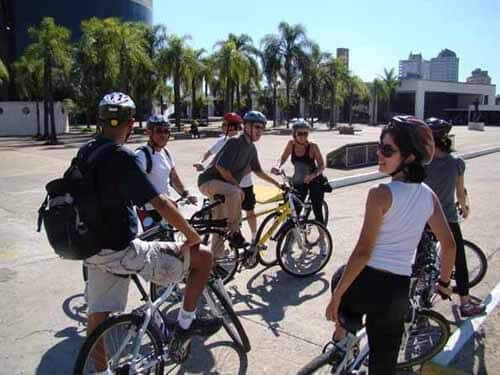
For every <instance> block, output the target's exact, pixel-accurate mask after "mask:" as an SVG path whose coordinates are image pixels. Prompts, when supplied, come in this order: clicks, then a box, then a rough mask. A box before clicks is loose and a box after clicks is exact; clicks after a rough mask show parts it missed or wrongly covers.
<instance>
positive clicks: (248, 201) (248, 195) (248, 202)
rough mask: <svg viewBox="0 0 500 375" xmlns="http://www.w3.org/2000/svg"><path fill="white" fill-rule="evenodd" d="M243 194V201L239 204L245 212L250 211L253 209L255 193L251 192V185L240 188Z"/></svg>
mask: <svg viewBox="0 0 500 375" xmlns="http://www.w3.org/2000/svg"><path fill="white" fill-rule="evenodd" d="M242 189H243V192H244V193H245V199H243V202H241V208H243V209H244V210H245V211H251V210H253V209H254V208H255V203H256V201H255V193H254V191H253V185H252V186H249V187H244V188H242Z"/></svg>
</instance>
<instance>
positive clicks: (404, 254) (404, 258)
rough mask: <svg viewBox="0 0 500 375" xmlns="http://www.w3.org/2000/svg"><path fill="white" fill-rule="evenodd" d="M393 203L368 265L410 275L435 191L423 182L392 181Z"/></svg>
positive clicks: (432, 210)
mask: <svg viewBox="0 0 500 375" xmlns="http://www.w3.org/2000/svg"><path fill="white" fill-rule="evenodd" d="M385 186H387V187H388V188H389V190H390V191H391V195H392V204H391V207H390V208H389V210H388V211H387V212H386V213H385V215H384V218H383V221H382V226H381V227H380V231H379V234H378V237H377V240H376V242H375V246H374V248H373V251H372V255H371V258H370V260H369V261H368V264H367V265H368V266H370V267H373V268H376V269H379V270H383V271H387V272H391V273H394V274H397V275H403V276H411V273H412V265H413V263H414V261H415V253H416V250H417V246H418V243H419V241H420V238H421V237H422V232H423V230H424V227H425V224H426V223H427V221H428V220H429V218H430V217H431V215H432V213H433V212H434V200H433V195H432V190H431V189H430V188H429V187H428V186H427V185H426V184H424V183H405V182H401V181H391V182H389V183H388V184H385Z"/></svg>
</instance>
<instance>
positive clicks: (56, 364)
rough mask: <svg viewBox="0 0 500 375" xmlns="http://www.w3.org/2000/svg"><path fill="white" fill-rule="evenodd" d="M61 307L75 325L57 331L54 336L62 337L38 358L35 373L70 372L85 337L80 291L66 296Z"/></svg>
mask: <svg viewBox="0 0 500 375" xmlns="http://www.w3.org/2000/svg"><path fill="white" fill-rule="evenodd" d="M62 309H63V311H64V313H65V314H66V316H67V317H69V318H70V319H71V320H73V321H75V322H76V323H77V324H76V326H70V327H66V328H64V329H62V330H61V331H59V332H57V333H56V334H55V335H54V337H58V338H59V337H64V338H66V339H65V340H63V341H60V342H58V343H57V344H56V345H54V346H53V347H52V348H50V349H49V350H48V351H47V352H45V354H44V355H43V356H42V358H41V359H40V363H39V364H38V367H37V369H36V371H35V374H37V375H58V374H71V373H72V372H73V366H74V364H75V360H76V357H77V355H78V351H79V350H80V347H81V346H82V345H83V342H84V341H85V338H86V331H85V326H86V323H87V313H86V311H87V304H86V303H85V298H84V295H83V294H82V293H78V294H74V295H72V296H69V297H68V298H66V299H65V300H64V302H63V304H62Z"/></svg>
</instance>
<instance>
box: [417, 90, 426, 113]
mask: <svg viewBox="0 0 500 375" xmlns="http://www.w3.org/2000/svg"><path fill="white" fill-rule="evenodd" d="M424 107H425V90H423V89H421V88H417V91H416V92H415V116H416V117H418V118H419V119H422V120H423V119H424V114H425V108H424Z"/></svg>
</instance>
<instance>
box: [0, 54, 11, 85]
mask: <svg viewBox="0 0 500 375" xmlns="http://www.w3.org/2000/svg"><path fill="white" fill-rule="evenodd" d="M8 80H9V71H8V70H7V67H6V66H5V65H4V63H3V61H2V60H1V59H0V85H2V84H3V83H4V82H6V81H8Z"/></svg>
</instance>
